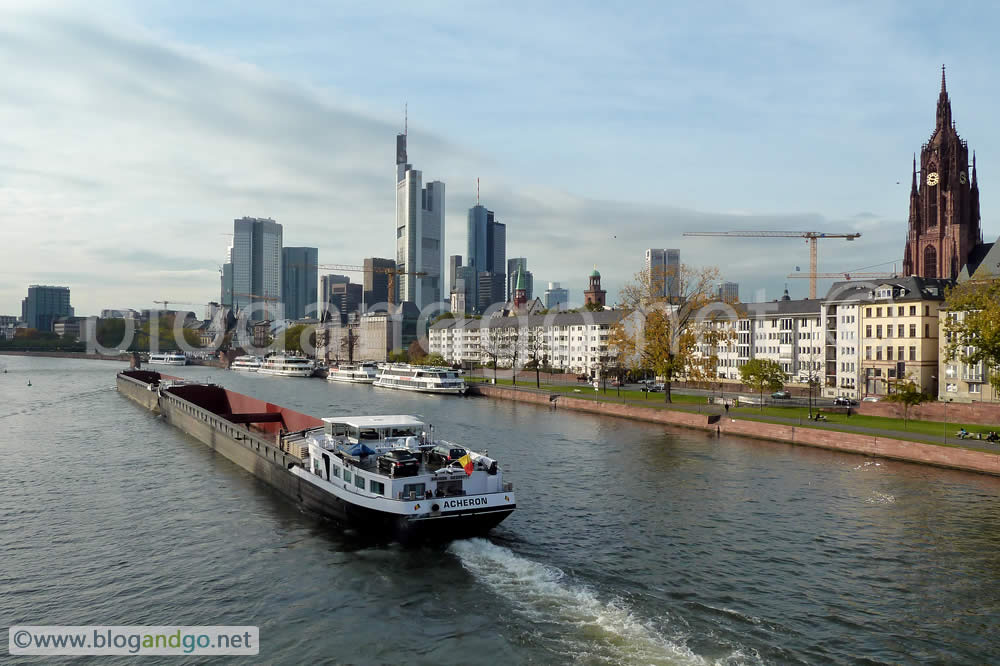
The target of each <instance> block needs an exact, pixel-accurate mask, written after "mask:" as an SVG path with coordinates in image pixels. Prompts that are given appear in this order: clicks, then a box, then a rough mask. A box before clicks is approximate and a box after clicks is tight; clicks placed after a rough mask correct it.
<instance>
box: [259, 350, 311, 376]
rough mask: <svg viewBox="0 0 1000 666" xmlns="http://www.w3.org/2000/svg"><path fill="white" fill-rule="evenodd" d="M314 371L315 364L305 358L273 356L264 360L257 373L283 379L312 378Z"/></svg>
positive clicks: (283, 355) (284, 355) (291, 355)
mask: <svg viewBox="0 0 1000 666" xmlns="http://www.w3.org/2000/svg"><path fill="white" fill-rule="evenodd" d="M314 370H315V367H314V366H313V362H312V361H311V360H310V359H308V358H306V357H305V356H295V355H293V354H272V355H271V356H267V357H265V358H264V361H263V363H261V365H260V368H258V369H257V372H258V373H259V374H261V375H280V376H282V377H312V374H313V371H314Z"/></svg>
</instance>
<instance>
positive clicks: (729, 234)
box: [684, 231, 861, 298]
mask: <svg viewBox="0 0 1000 666" xmlns="http://www.w3.org/2000/svg"><path fill="white" fill-rule="evenodd" d="M684 235H685V236H721V237H726V238H805V239H806V242H807V243H809V273H808V274H806V275H803V276H802V277H808V278H809V298H816V277H817V272H816V264H817V256H816V255H817V250H816V242H817V241H818V240H819V239H821V238H843V239H844V240H848V241H853V240H856V239H858V238H861V234H859V233H854V234H830V233H826V232H825V231H687V232H685V233H684Z"/></svg>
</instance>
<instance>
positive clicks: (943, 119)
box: [936, 65, 951, 129]
mask: <svg viewBox="0 0 1000 666" xmlns="http://www.w3.org/2000/svg"><path fill="white" fill-rule="evenodd" d="M942 127H943V128H945V129H947V128H949V127H951V100H950V99H948V87H947V85H946V84H945V80H944V65H941V92H940V93H939V94H938V105H937V127H936V129H941V128H942Z"/></svg>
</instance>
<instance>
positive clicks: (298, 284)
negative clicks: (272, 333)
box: [281, 247, 320, 319]
mask: <svg viewBox="0 0 1000 666" xmlns="http://www.w3.org/2000/svg"><path fill="white" fill-rule="evenodd" d="M281 266H282V278H281V291H282V297H281V300H282V302H284V304H285V318H286V319H302V318H303V317H319V314H320V313H319V312H317V311H316V308H317V305H316V301H317V297H316V287H317V274H318V272H319V250H318V249H316V248H314V247H286V248H283V249H282V251H281Z"/></svg>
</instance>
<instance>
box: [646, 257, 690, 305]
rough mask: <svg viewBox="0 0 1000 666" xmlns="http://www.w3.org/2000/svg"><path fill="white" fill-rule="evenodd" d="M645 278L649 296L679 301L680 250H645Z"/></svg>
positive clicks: (673, 301) (674, 301)
mask: <svg viewBox="0 0 1000 666" xmlns="http://www.w3.org/2000/svg"><path fill="white" fill-rule="evenodd" d="M645 273H646V278H647V279H648V280H649V292H650V296H652V297H653V298H657V299H665V300H667V301H668V302H670V303H677V302H679V301H680V295H681V283H680V277H681V251H680V250H663V249H655V248H650V249H648V250H646V265H645Z"/></svg>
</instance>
